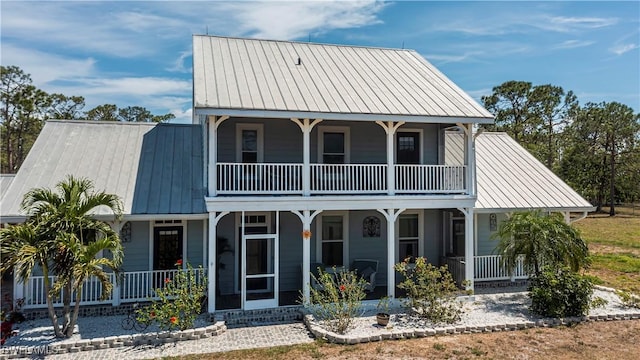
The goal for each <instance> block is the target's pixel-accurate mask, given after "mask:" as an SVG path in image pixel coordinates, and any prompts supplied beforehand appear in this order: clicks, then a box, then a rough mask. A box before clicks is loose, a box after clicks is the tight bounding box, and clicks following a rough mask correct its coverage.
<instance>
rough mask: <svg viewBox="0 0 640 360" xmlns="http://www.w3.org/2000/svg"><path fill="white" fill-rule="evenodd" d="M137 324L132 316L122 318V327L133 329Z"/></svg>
mask: <svg viewBox="0 0 640 360" xmlns="http://www.w3.org/2000/svg"><path fill="white" fill-rule="evenodd" d="M134 326H135V320H134V319H132V318H130V317H128V316H127V317H126V318H124V319H122V328H123V329H125V330H131V329H133V327H134Z"/></svg>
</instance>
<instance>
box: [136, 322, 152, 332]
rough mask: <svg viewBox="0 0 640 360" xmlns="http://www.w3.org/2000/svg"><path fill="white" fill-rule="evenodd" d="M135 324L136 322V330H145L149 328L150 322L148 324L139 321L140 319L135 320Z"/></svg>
mask: <svg viewBox="0 0 640 360" xmlns="http://www.w3.org/2000/svg"><path fill="white" fill-rule="evenodd" d="M133 324H134V326H135V328H136V330H138V331H144V330H146V329H147V326H149V324H147V323H145V322H141V321H138V320H134V321H133Z"/></svg>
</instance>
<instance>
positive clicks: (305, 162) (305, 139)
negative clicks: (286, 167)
mask: <svg viewBox="0 0 640 360" xmlns="http://www.w3.org/2000/svg"><path fill="white" fill-rule="evenodd" d="M291 121H293V122H294V123H296V124H297V125H298V126H299V127H300V130H302V195H304V196H309V195H310V194H311V140H310V136H311V130H313V127H314V126H316V125H317V124H318V123H320V122H321V121H322V119H315V120H313V122H311V123H310V122H309V119H302V121H300V120H299V119H297V118H291Z"/></svg>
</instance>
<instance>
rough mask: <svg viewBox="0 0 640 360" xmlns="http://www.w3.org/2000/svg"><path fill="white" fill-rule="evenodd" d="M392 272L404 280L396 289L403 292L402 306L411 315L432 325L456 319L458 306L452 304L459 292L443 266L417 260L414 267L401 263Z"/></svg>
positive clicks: (424, 260) (458, 318) (422, 259)
mask: <svg viewBox="0 0 640 360" xmlns="http://www.w3.org/2000/svg"><path fill="white" fill-rule="evenodd" d="M395 269H396V271H397V272H399V273H400V274H402V275H403V276H404V278H405V279H404V280H403V281H402V282H401V283H400V284H399V285H398V287H399V288H400V289H403V290H405V291H406V292H407V298H406V300H404V302H405V305H406V306H407V307H408V308H409V309H410V310H411V311H412V312H413V313H414V314H415V315H418V316H420V317H422V318H425V319H427V320H429V321H431V322H432V323H434V324H440V323H446V324H451V323H454V322H456V321H458V320H460V317H461V315H462V304H461V303H460V302H458V301H456V296H457V295H458V293H459V289H458V287H457V286H456V283H455V281H453V277H452V276H451V273H450V272H449V270H448V268H447V266H441V267H436V266H434V265H432V264H429V263H428V262H427V260H426V259H425V258H424V257H419V258H417V259H416V262H415V264H410V263H409V262H408V260H405V261H403V262H401V263H398V264H396V265H395Z"/></svg>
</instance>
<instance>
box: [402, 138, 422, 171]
mask: <svg viewBox="0 0 640 360" xmlns="http://www.w3.org/2000/svg"><path fill="white" fill-rule="evenodd" d="M421 148H422V147H421V146H420V132H418V131H398V132H396V164H420V163H421V161H420V153H421V150H420V149H421Z"/></svg>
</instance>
